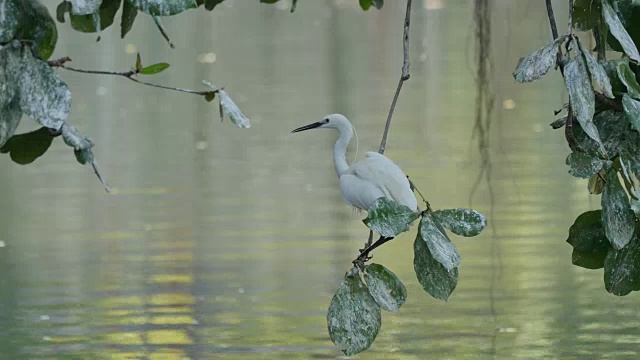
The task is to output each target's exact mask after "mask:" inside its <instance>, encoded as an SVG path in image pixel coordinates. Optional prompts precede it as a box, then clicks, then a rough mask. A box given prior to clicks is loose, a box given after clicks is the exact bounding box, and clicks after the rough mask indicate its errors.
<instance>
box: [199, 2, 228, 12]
mask: <svg viewBox="0 0 640 360" xmlns="http://www.w3.org/2000/svg"><path fill="white" fill-rule="evenodd" d="M200 1H203V2H204V8H205V9H207V10H209V11H211V10H213V9H214V8H215V7H216V6H217V5H219V4H221V3H222V2H223V1H224V0H200Z"/></svg>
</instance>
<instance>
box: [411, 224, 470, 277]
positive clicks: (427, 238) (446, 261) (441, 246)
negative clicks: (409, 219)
mask: <svg viewBox="0 0 640 360" xmlns="http://www.w3.org/2000/svg"><path fill="white" fill-rule="evenodd" d="M418 237H419V238H420V239H422V241H424V242H425V244H427V247H428V248H429V253H430V254H431V256H433V258H434V259H436V261H438V262H439V263H440V264H442V266H444V268H445V269H446V270H447V271H451V270H452V269H454V268H457V267H458V266H460V254H458V250H457V249H456V246H455V245H454V244H453V243H452V242H451V240H449V237H448V236H447V233H446V232H445V230H444V229H443V228H442V227H441V226H440V225H439V224H438V223H437V222H436V220H434V216H432V215H431V214H430V213H427V214H425V215H423V216H422V220H421V221H420V229H419V230H418Z"/></svg>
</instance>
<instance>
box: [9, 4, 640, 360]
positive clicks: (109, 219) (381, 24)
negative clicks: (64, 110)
mask: <svg viewBox="0 0 640 360" xmlns="http://www.w3.org/2000/svg"><path fill="white" fill-rule="evenodd" d="M43 3H45V4H46V5H47V6H48V7H49V9H50V11H51V13H52V14H55V7H56V6H57V5H58V1H55V0H43ZM554 5H555V8H556V16H557V18H558V23H559V25H560V31H561V32H564V31H565V27H566V25H565V24H566V21H565V19H566V16H567V12H566V11H567V9H566V3H565V2H563V1H554ZM289 8H290V1H284V0H283V1H281V2H280V3H278V4H276V5H265V4H260V3H258V1H241V0H227V1H225V2H224V3H223V4H221V5H219V6H218V7H217V8H216V9H215V10H214V11H212V12H207V11H204V10H200V9H199V10H197V11H187V12H185V13H183V14H181V15H178V16H174V17H170V18H166V19H165V20H164V24H165V26H166V28H167V31H168V33H169V35H170V37H171V38H172V40H173V42H174V43H175V44H176V48H175V49H173V50H172V49H170V48H169V47H168V46H167V44H166V42H165V41H164V40H163V39H162V37H161V36H160V34H159V33H158V32H157V29H156V28H155V25H154V23H153V21H152V19H151V18H150V17H148V16H143V15H140V16H139V17H138V20H137V21H136V23H135V25H134V28H133V30H132V31H131V33H130V34H129V35H128V36H127V38H125V39H124V40H121V39H120V36H119V15H117V16H116V18H117V19H118V20H116V23H115V25H114V26H113V27H112V28H109V29H107V30H105V31H103V33H102V34H101V40H100V42H96V38H97V35H96V34H82V33H78V32H76V31H73V30H72V29H71V28H70V26H69V24H68V23H66V24H60V23H58V31H59V42H58V45H57V47H56V50H55V53H54V55H53V58H58V57H63V56H69V57H71V58H72V59H73V62H72V63H70V64H69V65H70V66H73V67H77V68H83V69H95V70H113V71H127V70H128V69H129V68H130V67H131V66H132V65H133V64H134V63H135V54H136V53H137V52H140V53H141V54H142V59H143V61H144V63H145V64H151V63H155V62H168V63H170V64H171V68H169V69H168V70H167V71H165V72H164V73H162V74H159V75H156V76H153V77H150V78H149V80H150V81H152V82H156V83H160V84H164V85H169V86H176V87H185V88H196V89H203V90H204V89H205V88H204V87H203V86H202V85H201V80H203V79H206V80H209V81H211V82H212V83H214V84H215V85H218V86H224V87H225V89H226V90H227V92H228V93H229V94H230V95H231V96H232V97H233V98H234V100H235V101H236V102H237V103H238V104H239V106H240V107H241V108H242V110H243V111H244V113H245V114H246V115H247V116H249V117H250V118H251V119H252V127H251V128H250V129H247V130H244V129H238V128H236V127H235V126H233V124H231V123H230V122H228V121H226V120H225V122H223V123H220V121H219V116H218V108H217V100H216V101H214V102H212V103H207V102H205V101H204V100H203V99H202V98H201V97H196V96H192V95H188V94H182V93H176V92H170V91H165V90H161V89H156V88H150V87H145V86H141V85H137V84H134V83H132V82H129V81H127V80H126V79H124V78H118V77H109V76H94V75H85V74H77V73H71V72H66V71H64V70H60V74H61V76H62V77H63V79H64V81H66V82H67V84H69V86H70V88H71V91H72V93H73V104H72V111H71V114H70V117H69V123H71V124H72V125H74V126H77V127H78V128H79V129H80V132H81V133H82V134H86V135H90V136H92V137H93V138H94V140H95V142H96V144H97V145H96V147H95V148H94V153H95V155H96V157H97V159H98V161H99V163H100V165H101V169H102V171H103V173H104V175H105V177H106V179H107V181H108V182H109V184H110V185H111V186H112V187H113V193H112V194H107V193H105V192H104V190H103V189H102V187H101V186H100V184H99V182H98V181H97V179H96V178H95V176H94V174H93V173H92V170H91V168H90V167H89V166H80V165H79V164H77V162H76V160H75V158H74V156H73V154H72V151H71V150H70V149H69V147H67V146H66V145H64V144H63V143H62V141H60V140H59V139H58V140H56V141H54V144H53V146H52V148H51V149H50V150H49V152H48V153H47V154H45V155H44V156H43V157H41V158H39V159H38V160H36V162H35V163H33V164H31V165H29V166H20V165H17V164H15V163H13V162H11V160H10V158H9V157H8V156H6V155H3V156H0V169H1V171H0V189H3V190H2V191H1V194H0V229H1V230H0V273H1V274H2V276H0V325H1V326H0V348H1V349H2V350H1V353H0V358H1V359H22V358H25V359H103V358H104V359H112V358H113V359H217V358H225V359H256V358H264V359H307V358H309V359H322V358H327V359H328V358H340V357H341V355H342V354H341V352H339V350H337V349H335V348H334V347H333V345H332V343H331V341H330V339H329V336H328V333H327V328H326V318H325V316H326V310H327V308H328V305H329V302H330V300H331V297H332V295H333V292H334V290H335V288H336V287H337V285H338V284H339V283H340V281H341V280H342V277H343V275H344V273H345V272H346V271H347V270H348V269H349V267H350V266H351V260H352V259H353V258H354V257H355V256H356V255H357V254H358V250H357V249H359V248H361V247H362V245H363V242H364V240H366V236H367V234H368V232H367V229H366V227H365V226H364V225H363V224H362V222H361V221H360V220H361V219H362V217H361V216H359V215H358V214H355V213H354V212H353V210H352V209H351V208H350V207H348V206H347V205H346V204H344V202H343V200H342V197H341V194H340V192H339V188H338V180H337V177H336V175H335V172H334V169H333V160H332V155H331V154H332V153H331V151H332V146H333V142H334V141H335V138H336V134H335V133H332V132H329V131H327V132H323V131H318V132H310V133H301V134H291V133H290V131H291V130H292V129H294V128H296V127H298V126H301V125H305V124H307V123H311V122H314V121H318V120H321V119H322V117H323V116H324V115H325V114H328V113H334V112H340V113H343V114H345V115H346V116H347V117H348V118H350V119H351V121H352V122H353V123H354V125H355V127H356V129H357V130H358V135H359V157H363V156H364V153H365V151H369V150H375V149H377V147H378V146H379V142H380V137H381V135H382V129H383V126H384V121H385V119H386V114H387V111H388V109H389V105H390V103H391V98H392V96H393V92H394V90H395V87H396V85H397V81H398V77H399V75H400V69H401V62H402V53H401V51H402V42H401V39H402V21H403V19H404V11H405V3H404V1H387V2H386V3H385V6H384V8H383V9H382V10H380V11H378V10H375V9H371V10H369V11H367V12H364V11H362V10H361V9H360V8H359V6H358V1H356V0H331V1H329V0H327V1H308V0H300V1H299V4H298V6H297V9H296V11H295V13H293V14H290V13H289ZM490 14H491V18H490V21H491V37H490V40H491V45H490V46H491V47H490V52H489V56H490V58H488V62H487V63H485V64H488V65H489V67H488V68H489V70H490V71H489V73H488V75H487V77H486V81H483V84H482V85H483V86H482V87H481V88H482V89H483V90H484V91H486V92H485V94H486V95H488V96H489V98H493V99H494V102H493V104H494V106H493V111H492V112H491V114H490V115H489V116H488V117H487V116H486V114H485V115H483V116H482V117H481V118H482V121H481V123H482V130H483V131H480V132H478V131H476V132H475V136H474V126H475V125H476V115H477V114H476V105H475V101H476V98H477V91H478V87H477V84H476V78H477V77H478V74H477V70H476V69H477V66H476V61H477V60H476V43H477V39H476V35H475V31H476V25H475V24H474V20H473V19H474V2H473V1H470V0H414V5H413V11H412V23H411V38H410V42H411V50H410V59H411V79H410V80H409V81H408V82H407V83H405V86H404V88H403V91H402V93H401V95H400V100H399V102H398V105H397V108H396V113H395V116H394V119H393V123H392V126H391V131H390V134H389V139H388V143H387V150H386V153H385V154H386V155H388V156H389V157H390V158H392V159H393V160H394V161H395V162H396V163H398V164H399V165H400V166H401V167H402V169H403V170H404V171H405V172H406V173H407V174H408V175H409V176H410V177H411V179H412V180H413V181H414V182H415V183H416V185H417V186H418V187H419V188H420V189H421V190H422V192H423V193H424V194H425V196H426V197H427V198H428V199H429V201H430V202H431V204H432V206H433V207H434V208H450V207H473V208H475V209H477V210H480V211H482V212H484V213H485V214H486V215H487V217H488V218H489V227H488V228H487V229H486V230H485V231H484V232H483V233H482V234H481V236H479V237H476V238H460V237H455V235H452V236H453V238H452V240H453V241H454V243H455V244H456V245H457V246H458V249H459V251H460V253H461V255H462V257H463V262H462V266H461V268H460V279H459V283H458V287H457V289H456V290H455V291H454V293H453V294H452V296H451V298H450V299H449V301H448V303H444V302H441V301H439V300H435V299H433V298H431V297H430V296H429V295H428V294H426V293H425V292H424V291H423V290H422V289H421V287H420V285H419V284H418V282H417V280H416V278H415V274H414V272H413V253H412V244H413V239H414V237H415V228H414V229H413V230H412V231H411V232H409V233H405V234H403V235H402V236H400V237H399V238H397V239H396V240H394V241H392V242H391V243H389V244H387V245H385V246H384V247H382V248H381V249H379V250H376V251H375V252H374V260H373V261H375V262H377V263H382V264H384V265H385V266H387V267H388V268H390V269H391V270H392V271H394V272H395V273H396V274H397V275H398V276H399V277H400V279H401V280H402V281H403V282H404V283H405V284H406V286H407V288H408V292H409V298H408V301H407V303H406V304H405V305H404V306H403V307H402V308H401V309H400V311H398V312H397V313H387V312H384V313H383V320H382V323H383V325H382V329H381V331H380V333H379V335H378V338H377V339H376V341H375V342H374V344H373V346H372V347H371V348H370V349H369V350H368V351H366V352H364V353H362V354H360V355H358V356H356V357H355V358H360V359H424V358H436V359H484V358H505V359H511V358H519V359H527V358H564V359H573V358H575V359H578V358H579V359H589V358H598V359H601V358H615V359H623V358H630V359H631V358H634V359H635V358H637V354H638V345H639V344H638V343H639V342H640V336H639V335H640V327H639V325H640V319H639V317H638V311H639V310H640V305H638V294H637V293H632V294H630V295H629V296H626V297H623V298H619V297H616V296H613V295H610V294H608V293H607V292H606V291H605V289H604V285H603V282H602V276H603V275H602V270H596V271H589V270H585V269H582V268H577V267H575V266H573V265H571V250H572V249H571V246H569V245H568V244H566V243H565V239H566V237H567V232H568V228H569V226H570V225H571V224H572V223H573V220H574V219H575V217H576V216H577V215H579V214H580V213H582V212H584V211H586V210H589V209H595V208H599V202H600V200H599V197H593V196H589V195H588V192H587V190H586V180H578V179H575V178H573V177H571V176H570V175H569V174H568V173H567V167H566V166H565V158H566V156H567V154H568V153H569V149H568V147H567V146H566V144H565V141H564V138H563V134H562V131H561V130H560V131H554V130H552V129H551V128H550V127H549V126H548V124H549V123H550V122H551V121H553V120H554V119H555V117H554V114H553V110H555V109H559V108H560V107H561V106H562V104H563V103H564V102H565V101H566V99H567V96H566V94H565V93H564V92H563V84H562V78H561V77H560V75H559V74H558V73H552V74H550V75H549V76H547V77H546V78H544V79H543V80H540V81H538V82H535V83H533V84H528V85H521V84H516V83H515V81H514V80H513V77H512V75H511V72H512V71H513V69H514V68H515V66H516V64H517V62H518V58H519V57H521V56H524V55H526V54H528V53H529V52H531V51H533V50H536V49H538V48H540V47H542V46H543V45H545V44H547V43H548V42H549V41H550V39H551V35H550V31H549V24H548V20H547V14H546V9H545V6H544V2H543V1H535V2H533V1H529V0H512V1H494V2H493V4H492V5H491V8H490ZM485 20H486V19H485ZM36 128H37V126H36V125H35V123H33V122H31V121H30V120H28V119H27V118H25V119H23V122H22V124H21V126H20V128H19V129H18V132H26V131H30V130H32V129H36ZM480 135H482V136H480ZM480 140H482V141H480ZM482 143H484V144H487V147H485V149H487V150H488V151H484V150H481V149H480V145H481V144H482ZM350 151H351V152H350V155H349V158H351V157H352V156H353V155H354V154H355V146H353V144H352V146H351V148H350ZM483 163H484V164H485V168H484V169H485V172H481V169H482V166H483V165H482V164H483ZM486 164H489V167H487V166H486ZM487 174H489V175H490V176H489V177H487V176H486V175H487ZM474 186H475V187H474ZM474 189H475V191H474Z"/></svg>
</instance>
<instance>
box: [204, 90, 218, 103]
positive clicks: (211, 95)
mask: <svg viewBox="0 0 640 360" xmlns="http://www.w3.org/2000/svg"><path fill="white" fill-rule="evenodd" d="M215 98H216V93H215V92H208V93H207V94H206V95H205V96H204V99H205V100H207V102H211V101H213V99H215Z"/></svg>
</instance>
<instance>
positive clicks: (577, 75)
mask: <svg viewBox="0 0 640 360" xmlns="http://www.w3.org/2000/svg"><path fill="white" fill-rule="evenodd" d="M564 76H565V84H566V86H567V90H568V91H569V99H571V107H572V109H573V113H574V114H575V117H576V119H578V122H579V123H580V126H581V127H582V129H583V130H584V132H585V133H586V134H587V135H589V137H590V138H592V139H593V140H595V141H596V142H597V143H598V144H600V145H602V142H601V140H600V135H599V133H598V129H597V128H596V126H595V125H594V124H593V115H594V113H595V101H596V100H595V95H594V94H593V87H592V86H591V80H590V79H589V74H588V73H587V68H586V66H585V61H584V58H583V57H582V56H576V57H574V58H572V59H571V60H569V62H568V63H567V65H566V66H565V68H564Z"/></svg>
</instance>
